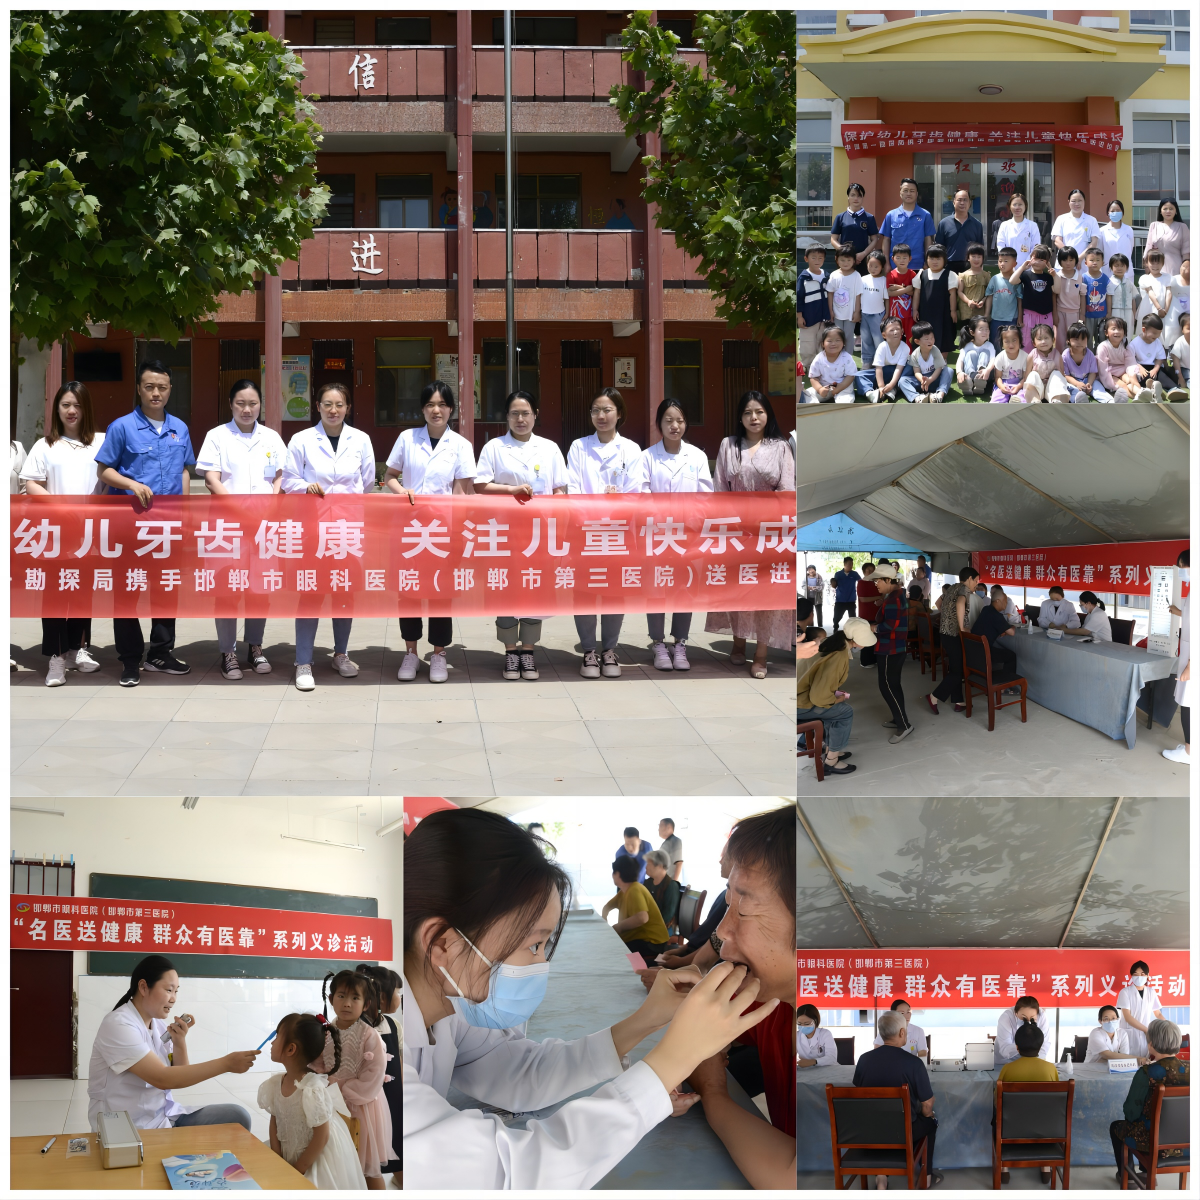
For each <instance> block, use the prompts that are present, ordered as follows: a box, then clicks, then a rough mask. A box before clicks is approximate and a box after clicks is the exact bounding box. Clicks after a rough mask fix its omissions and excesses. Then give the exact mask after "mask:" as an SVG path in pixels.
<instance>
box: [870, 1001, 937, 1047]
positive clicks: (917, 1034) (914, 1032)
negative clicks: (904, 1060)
mask: <svg viewBox="0 0 1200 1200" xmlns="http://www.w3.org/2000/svg"><path fill="white" fill-rule="evenodd" d="M891 1011H892V1012H894V1013H899V1014H900V1015H901V1016H902V1017H903V1018H904V1020H905V1022H906V1023H907V1027H908V1032H907V1033H906V1034H905V1035H904V1045H905V1048H906V1049H907V1050H908V1052H909V1054H915V1055H916V1056H917V1057H918V1058H928V1057H929V1042H928V1040H927V1039H926V1037H925V1030H923V1029H922V1028H921V1027H920V1025H914V1024H913V1019H912V1006H911V1005H910V1004H909V1002H908V1001H907V1000H904V999H900V1000H893V1001H892V1009H891ZM875 1045H877V1046H882V1045H883V1038H881V1037H880V1036H879V1034H876V1035H875Z"/></svg>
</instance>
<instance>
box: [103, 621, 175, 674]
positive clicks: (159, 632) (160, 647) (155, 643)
mask: <svg viewBox="0 0 1200 1200" xmlns="http://www.w3.org/2000/svg"><path fill="white" fill-rule="evenodd" d="M113 640H114V641H115V642H116V644H117V657H118V658H119V659H120V660H121V662H122V663H123V664H124V663H131V662H132V663H140V662H141V661H142V654H143V653H144V652H145V650H146V641H145V638H144V637H143V636H142V623H141V621H139V620H138V619H137V618H136V617H113ZM174 649H175V618H174V617H151V618H150V652H149V653H148V654H146V657H147V658H158V657H159V656H160V655H163V654H170V653H171V652H172V651H173V650H174Z"/></svg>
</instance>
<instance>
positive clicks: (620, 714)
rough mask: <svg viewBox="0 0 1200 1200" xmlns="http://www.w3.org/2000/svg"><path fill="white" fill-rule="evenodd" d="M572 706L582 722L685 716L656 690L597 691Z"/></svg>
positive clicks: (582, 697)
mask: <svg viewBox="0 0 1200 1200" xmlns="http://www.w3.org/2000/svg"><path fill="white" fill-rule="evenodd" d="M648 686H649V685H648ZM716 702H717V701H716V700H715V699H714V703H716ZM575 706H576V708H578V709H579V715H580V716H581V717H582V718H583V719H584V720H585V721H632V720H645V719H650V720H654V719H659V720H661V719H663V718H666V717H681V716H684V715H685V714H684V711H683V709H682V708H681V707H679V706H678V705H677V704H675V702H674V701H673V700H669V699H668V698H667V697H666V696H664V695H663V694H662V693H661V692H660V691H658V690H657V689H653V690H648V691H637V692H633V691H629V692H622V691H618V690H609V689H597V690H596V691H594V692H592V693H591V694H590V695H586V696H576V697H575Z"/></svg>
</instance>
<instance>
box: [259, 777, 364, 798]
mask: <svg viewBox="0 0 1200 1200" xmlns="http://www.w3.org/2000/svg"><path fill="white" fill-rule="evenodd" d="M287 792H288V795H290V796H367V795H370V792H369V790H368V786H367V781H366V780H365V779H289V780H288V783H287ZM236 794H237V795H240V796H278V795H279V780H277V779H248V780H247V781H246V783H245V784H244V785H243V787H242V789H241V790H240V791H239V792H237V793H236Z"/></svg>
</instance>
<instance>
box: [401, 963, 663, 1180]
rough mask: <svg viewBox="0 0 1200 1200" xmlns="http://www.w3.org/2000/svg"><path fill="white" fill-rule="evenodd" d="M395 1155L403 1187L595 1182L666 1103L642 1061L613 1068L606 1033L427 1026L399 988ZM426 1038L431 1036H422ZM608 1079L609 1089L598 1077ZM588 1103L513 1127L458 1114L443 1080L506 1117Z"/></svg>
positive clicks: (454, 1021)
mask: <svg viewBox="0 0 1200 1200" xmlns="http://www.w3.org/2000/svg"><path fill="white" fill-rule="evenodd" d="M403 994H404V997H405V1000H404V1033H403V1054H402V1058H403V1061H404V1159H405V1163H404V1166H405V1169H406V1172H407V1179H408V1181H409V1183H408V1186H409V1187H411V1188H419V1189H432V1188H454V1189H458V1190H461V1191H468V1192H481V1191H494V1190H497V1189H502V1188H503V1189H530V1190H533V1189H543V1190H553V1191H558V1192H560V1193H561V1192H565V1191H570V1190H573V1189H587V1188H591V1187H593V1186H595V1184H596V1183H597V1182H598V1181H599V1180H601V1179H602V1178H603V1177H604V1176H605V1175H606V1174H607V1173H608V1172H609V1171H611V1170H612V1169H613V1167H615V1166H616V1165H617V1163H619V1162H620V1161H621V1159H623V1158H624V1157H625V1156H626V1155H627V1154H629V1152H630V1151H631V1150H633V1149H634V1148H635V1147H636V1146H637V1144H638V1142H639V1141H641V1139H642V1138H643V1137H645V1136H646V1134H647V1133H649V1132H650V1130H651V1129H653V1128H654V1127H655V1126H656V1125H657V1124H659V1122H661V1121H663V1120H664V1119H665V1118H666V1117H669V1116H670V1115H671V1099H670V1096H669V1095H668V1094H667V1090H666V1088H664V1087H663V1085H662V1081H661V1080H660V1079H659V1078H658V1076H657V1075H656V1074H655V1073H654V1070H653V1068H651V1067H649V1066H647V1065H646V1064H645V1063H644V1062H638V1063H635V1064H634V1065H633V1066H632V1067H630V1068H629V1070H628V1071H625V1072H622V1071H621V1061H620V1059H619V1058H618V1057H617V1052H616V1047H615V1046H614V1045H613V1040H612V1034H611V1033H610V1031H609V1030H607V1029H601V1030H599V1031H598V1032H597V1033H593V1034H591V1035H590V1036H588V1037H585V1038H579V1039H578V1040H577V1041H572V1042H564V1041H559V1040H558V1039H556V1038H550V1039H547V1040H546V1041H544V1042H535V1041H531V1040H530V1039H528V1038H526V1037H525V1036H524V1035H523V1033H522V1031H521V1030H519V1029H505V1030H496V1029H477V1028H475V1027H473V1026H471V1025H468V1024H467V1022H466V1021H464V1020H463V1019H462V1017H460V1016H458V1015H457V1013H456V1014H455V1015H453V1016H450V1017H443V1018H442V1020H440V1021H438V1022H437V1023H436V1024H435V1025H434V1026H433V1027H432V1029H426V1027H425V1025H424V1022H423V1020H422V1017H421V1011H420V1009H419V1008H418V1007H417V1005H416V1004H415V1003H414V1002H412V1000H411V999H410V997H411V996H412V990H411V988H410V987H409V986H408V983H407V982H405V983H404V992H403ZM431 1034H432V1036H430V1035H431ZM606 1080H611V1082H607V1083H606V1082H605V1081H606ZM597 1084H603V1085H604V1086H602V1087H600V1088H599V1089H598V1090H597V1091H595V1092H593V1093H592V1095H590V1096H583V1097H580V1098H579V1099H577V1100H572V1101H571V1102H570V1103H569V1104H565V1105H563V1107H562V1108H561V1109H559V1110H558V1112H556V1113H554V1114H553V1115H552V1116H549V1117H545V1118H539V1119H537V1120H530V1121H529V1122H528V1125H529V1127H528V1129H518V1128H513V1127H510V1126H508V1125H506V1124H505V1123H504V1121H503V1120H502V1119H501V1118H500V1117H499V1116H498V1115H495V1114H488V1113H484V1112H482V1111H480V1110H479V1109H464V1110H462V1111H459V1110H458V1109H456V1108H455V1107H454V1106H453V1105H452V1104H450V1103H449V1101H448V1100H447V1099H446V1093H447V1091H448V1090H449V1088H450V1087H451V1085H453V1086H454V1087H456V1088H458V1089H459V1090H460V1091H463V1092H466V1093H467V1094H468V1095H469V1096H472V1097H473V1098H474V1099H476V1100H478V1101H481V1102H482V1103H484V1104H487V1105H494V1106H496V1107H498V1108H503V1109H505V1110H507V1111H508V1112H512V1113H523V1112H525V1113H527V1112H530V1111H532V1110H535V1109H541V1108H546V1107H548V1106H549V1105H552V1104H557V1103H558V1102H559V1101H561V1100H564V1099H566V1098H567V1097H568V1096H573V1095H575V1094H576V1093H578V1092H582V1091H586V1090H587V1089H588V1088H592V1087H596V1085H597Z"/></svg>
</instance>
